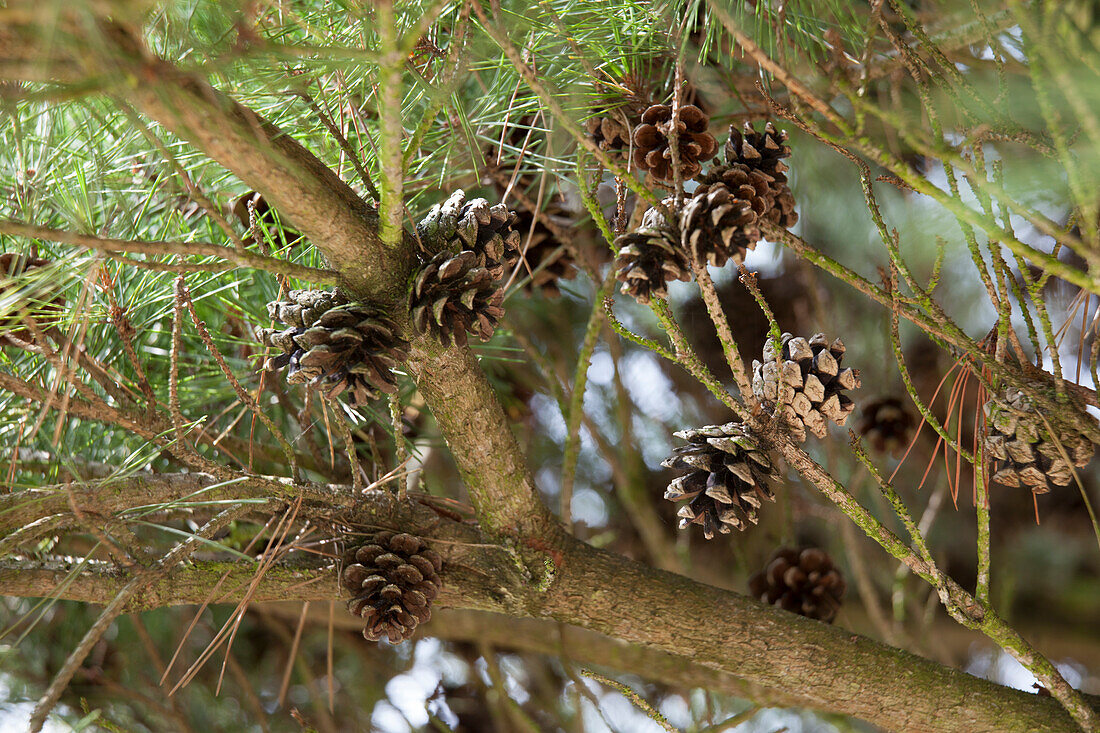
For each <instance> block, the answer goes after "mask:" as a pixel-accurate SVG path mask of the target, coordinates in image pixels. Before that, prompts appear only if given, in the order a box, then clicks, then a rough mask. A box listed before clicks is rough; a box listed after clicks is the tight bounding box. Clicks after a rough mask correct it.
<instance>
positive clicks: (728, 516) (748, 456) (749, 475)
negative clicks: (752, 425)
mask: <svg viewBox="0 0 1100 733" xmlns="http://www.w3.org/2000/svg"><path fill="white" fill-rule="evenodd" d="M676 437H678V438H683V439H685V440H687V441H688V444H687V445H683V446H680V447H679V448H676V449H675V451H673V453H674V455H673V456H672V457H671V458H668V459H666V460H665V461H664V462H663V463H662V464H661V465H662V466H664V467H665V468H677V469H681V470H687V471H688V473H686V474H685V475H683V476H680V477H679V478H676V479H674V480H673V481H672V483H670V484H669V485H668V488H667V489H666V490H665V498H666V499H668V500H669V501H683V500H685V499H687V500H689V501H688V503H686V504H684V505H683V506H682V507H680V510H679V511H678V512H677V516H679V517H680V529H684V528H686V527H687V526H689V525H691V524H701V525H703V536H704V537H706V538H707V539H708V540H709V539H712V538H713V537H714V535H715V533H721V534H729V532H730V531H731V529H739V530H744V529H745V528H746V527H748V526H749V524H756V523H757V521H758V518H757V514H756V512H757V509H759V508H760V507H761V506H762V503H763V501H764V500H767V501H775V494H773V493H772V491H771V489H770V488H769V487H768V480H769V479H771V478H773V477H774V476H775V470H774V469H773V467H772V463H771V460H770V459H769V458H768V454H767V453H766V452H764V451H763V450H761V449H760V447H759V446H758V445H757V443H756V440H755V439H754V438H753V436H752V433H751V432H750V431H749V429H748V428H747V427H746V426H745V425H742V424H741V423H727V424H725V425H708V426H706V427H703V428H697V429H693V430H681V431H680V432H678V433H676Z"/></svg>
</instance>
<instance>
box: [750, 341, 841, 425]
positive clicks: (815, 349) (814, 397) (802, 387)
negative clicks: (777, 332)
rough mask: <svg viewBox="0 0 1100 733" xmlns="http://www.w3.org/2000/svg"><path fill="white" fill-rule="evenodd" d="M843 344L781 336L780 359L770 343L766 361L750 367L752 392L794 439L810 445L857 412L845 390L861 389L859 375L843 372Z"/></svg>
mask: <svg viewBox="0 0 1100 733" xmlns="http://www.w3.org/2000/svg"><path fill="white" fill-rule="evenodd" d="M843 358H844V342H842V341H841V340H840V339H839V338H838V339H836V340H835V341H833V342H832V343H831V344H830V343H829V341H828V339H826V338H825V334H823V333H818V334H814V335H813V336H812V337H810V338H809V339H805V338H802V337H801V336H799V337H797V338H796V337H794V336H792V335H791V334H789V333H785V334H783V337H782V344H781V347H780V350H779V353H776V352H775V349H774V348H773V344H772V342H771V341H770V340H769V341H768V342H767V343H766V344H765V345H764V361H763V362H760V361H756V360H754V361H753V363H752V369H753V377H752V391H753V394H755V395H756V397H757V399H759V400H760V401H761V403H762V404H763V405H764V407H765V408H766V409H768V410H769V411H771V412H772V414H774V415H776V416H777V417H780V418H782V419H783V420H784V422H785V423H786V425H787V427H788V428H789V430H790V434H791V437H792V438H794V439H795V440H796V441H798V442H800V443H801V442H803V441H805V440H806V431H807V430H809V431H810V432H811V433H813V434H814V435H815V436H817V437H818V438H824V437H825V436H826V435H827V434H828V421H830V420H831V421H832V422H834V423H836V424H837V425H843V424H844V423H845V422H847V420H848V416H849V415H850V414H852V410H854V409H855V404H854V403H853V402H852V400H851V399H850V398H849V397H848V396H847V395H846V394H844V392H845V390H849V389H857V388H858V387H859V386H860V381H859V372H858V371H856V370H855V369H851V368H849V367H842V366H841V365H840V362H841V361H842V360H843Z"/></svg>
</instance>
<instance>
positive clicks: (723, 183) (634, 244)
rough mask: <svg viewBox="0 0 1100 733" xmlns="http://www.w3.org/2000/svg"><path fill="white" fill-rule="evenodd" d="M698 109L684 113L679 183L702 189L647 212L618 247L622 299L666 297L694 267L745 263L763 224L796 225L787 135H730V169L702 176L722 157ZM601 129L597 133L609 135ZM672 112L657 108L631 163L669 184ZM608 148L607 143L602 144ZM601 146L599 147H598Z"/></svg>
mask: <svg viewBox="0 0 1100 733" xmlns="http://www.w3.org/2000/svg"><path fill="white" fill-rule="evenodd" d="M707 124H708V121H707V118H706V115H704V114H703V112H702V111H700V110H699V109H698V108H697V107H694V106H692V105H687V106H685V107H682V108H681V109H680V117H679V125H678V126H677V127H676V129H677V131H678V132H677V138H678V144H677V148H678V151H679V159H680V161H679V162H680V171H681V178H682V179H684V180H687V179H691V178H694V179H695V180H696V182H697V183H698V186H697V187H696V188H695V190H694V191H692V192H691V193H690V194H689V195H688V197H687V198H686V199H685V200H684V202H683V204H682V205H678V203H677V200H676V199H675V198H674V197H669V198H666V199H665V200H664V201H662V202H661V204H662V205H661V207H659V208H654V209H650V210H649V211H647V212H646V213H645V215H644V216H643V218H642V223H641V226H640V227H639V228H637V229H635V230H634V231H632V232H629V233H627V234H624V235H622V236H621V237H619V238H618V239H616V241H615V246H616V248H617V249H618V256H617V258H616V260H615V266H616V268H617V270H618V271H617V273H616V274H617V277H618V279H619V280H621V281H622V282H623V285H622V292H623V293H626V294H628V295H630V296H632V297H633V298H634V299H635V300H637V301H638V302H640V303H648V302H649V300H650V298H653V297H665V296H666V295H667V294H668V286H667V283H668V282H669V281H672V280H685V281H686V280H690V279H691V261H692V260H694V261H696V262H699V263H706V264H709V265H713V266H715V267H722V266H723V265H725V264H726V262H728V261H731V260H732V261H733V262H734V263H740V262H741V261H742V260H744V258H745V254H746V252H747V251H748V250H751V249H754V248H755V247H756V244H757V243H758V242H759V241H760V240H761V239H762V238H763V234H762V232H761V224H762V223H765V222H767V223H770V224H773V225H776V226H779V227H781V228H784V229H787V228H790V227H791V226H793V225H794V224H795V222H796V221H798V214H797V213H795V210H794V197H793V196H792V195H791V190H790V186H789V185H788V182H787V176H786V172H787V166H786V164H785V163H784V162H783V158H786V157H788V156H789V155H790V154H791V149H790V147H788V146H787V145H786V141H787V134H786V133H785V132H780V131H778V130H776V128H775V126H774V125H772V123H770V122H769V123H767V124H766V125H765V126H764V131H763V132H756V131H755V130H754V129H753V128H752V126H751V125H749V123H748V122H746V123H745V127H744V131H743V132H739V131H737V130H736V129H734V128H733V127H731V128H730V136H729V140H728V141H727V142H726V146H725V162H724V163H719V164H716V165H712V166H711V167H710V169H709V170H708V171H707V172H706V173H703V172H702V162H703V161H706V160H709V159H710V158H713V157H714V155H715V154H716V153H717V151H718V144H717V142H716V141H715V139H714V136H713V135H711V134H710V133H709V132H707ZM603 127H605V125H603V124H602V123H601V130H600V134H601V135H602V134H604V131H603ZM671 131H672V120H671V108H670V107H668V106H667V105H654V106H653V107H650V108H649V109H648V110H646V112H645V114H644V115H643V116H642V124H640V125H638V127H636V128H635V129H634V133H633V138H632V139H633V143H634V153H633V161H634V163H635V165H636V166H637V167H638V168H640V169H642V170H648V171H649V172H650V174H651V175H653V176H654V177H655V178H658V179H664V180H667V179H669V178H671V177H672V155H671V147H670V132H671ZM605 141H606V138H605ZM601 144H602V142H601Z"/></svg>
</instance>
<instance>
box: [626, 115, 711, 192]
mask: <svg viewBox="0 0 1100 733" xmlns="http://www.w3.org/2000/svg"><path fill="white" fill-rule="evenodd" d="M709 122H710V120H709V119H708V118H707V116H706V115H705V114H704V113H703V111H702V110H701V109H699V108H698V107H696V106H694V105H691V104H688V105H684V106H683V107H681V108H680V124H679V125H677V132H678V136H677V137H678V142H677V149H678V150H679V153H680V177H681V178H682V179H683V180H685V181H686V180H688V179H690V178H694V177H695V176H697V175H698V174H699V171H700V170H702V162H703V161H705V160H710V159H711V158H713V157H714V155H715V153H717V152H718V141H717V140H715V139H714V135H711V134H710V133H709V132H707V125H708V124H709ZM671 130H672V107H670V106H669V105H667V104H655V105H653V106H652V107H650V108H649V109H647V110H646V111H645V112H644V113H643V114H642V123H641V124H640V125H638V126H637V127H635V128H634V136H633V137H634V157H633V160H634V165H635V166H637V168H638V169H640V170H643V171H649V172H650V173H651V174H653V177H654V178H659V179H661V180H665V181H670V180H672V179H673V173H672V150H671V148H670V147H669V139H668V136H669V133H670V132H671Z"/></svg>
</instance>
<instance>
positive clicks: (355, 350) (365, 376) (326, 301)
mask: <svg viewBox="0 0 1100 733" xmlns="http://www.w3.org/2000/svg"><path fill="white" fill-rule="evenodd" d="M267 312H268V314H269V315H270V316H271V318H273V319H275V320H278V321H281V322H283V323H284V324H286V325H287V326H289V328H286V329H282V330H280V329H276V328H262V329H260V330H259V339H260V342H261V343H263V345H264V346H270V347H274V348H277V349H279V351H280V352H282V353H280V354H278V355H277V356H273V357H271V358H269V359H268V360H267V362H266V363H265V364H264V367H265V368H266V369H270V370H276V369H282V368H283V367H289V369H288V370H287V382H288V383H291V384H294V383H301V382H305V383H308V384H309V385H310V387H312V388H314V389H318V390H321V391H322V392H324V394H325V396H326V397H328V398H329V399H334V398H336V397H337V396H339V395H340V394H342V393H343V392H344V391H345V390H347V391H349V392H350V394H351V399H350V402H351V404H353V405H362V404H365V403H367V402H369V401H370V400H372V399H375V398H377V397H378V396H379V393H380V392H385V393H388V394H392V393H394V392H396V391H397V378H396V377H395V376H394V374H393V371H392V370H393V368H394V367H395V366H397V364H399V363H400V362H403V361H404V360H405V359H407V358H408V348H409V344H408V342H407V341H405V340H404V339H402V338H401V337H400V336H399V335H398V334H397V326H396V324H395V323H394V322H393V321H392V320H390V318H389V317H388V316H386V315H384V314H383V313H382V312H381V311H379V310H378V309H376V308H374V307H373V306H370V305H367V304H365V303H351V302H348V301H347V300H346V299H344V298H343V297H342V296H341V295H339V294H337V293H335V292H330V291H325V290H292V291H290V294H289V295H288V300H276V301H272V302H271V303H268V304H267Z"/></svg>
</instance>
